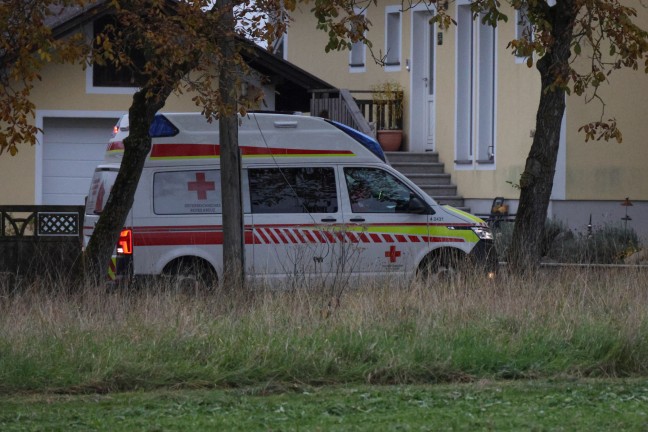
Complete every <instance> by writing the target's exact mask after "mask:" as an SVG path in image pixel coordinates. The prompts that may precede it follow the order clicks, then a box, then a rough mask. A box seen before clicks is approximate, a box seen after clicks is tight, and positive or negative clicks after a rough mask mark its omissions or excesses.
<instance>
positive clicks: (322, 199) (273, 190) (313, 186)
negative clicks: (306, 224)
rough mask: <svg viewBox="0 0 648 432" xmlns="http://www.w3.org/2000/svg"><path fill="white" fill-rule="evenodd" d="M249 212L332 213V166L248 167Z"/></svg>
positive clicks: (335, 201)
mask: <svg viewBox="0 0 648 432" xmlns="http://www.w3.org/2000/svg"><path fill="white" fill-rule="evenodd" d="M248 179H249V181H250V202H251V204H252V213H335V212H337V211H338V199H337V188H336V183H335V172H334V170H333V168H260V169H249V170H248Z"/></svg>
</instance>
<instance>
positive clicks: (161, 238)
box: [133, 231, 223, 246]
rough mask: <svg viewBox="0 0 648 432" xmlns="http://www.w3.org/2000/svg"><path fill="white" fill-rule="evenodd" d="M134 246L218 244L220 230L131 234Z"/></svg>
mask: <svg viewBox="0 0 648 432" xmlns="http://www.w3.org/2000/svg"><path fill="white" fill-rule="evenodd" d="M133 244H134V245H135V246H179V245H220V244H223V233H222V232H204V231H202V232H155V233H154V232H149V233H141V234H137V235H134V236H133Z"/></svg>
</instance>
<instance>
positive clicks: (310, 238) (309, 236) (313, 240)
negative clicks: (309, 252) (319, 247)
mask: <svg viewBox="0 0 648 432" xmlns="http://www.w3.org/2000/svg"><path fill="white" fill-rule="evenodd" d="M304 235H305V236H306V238H307V239H308V241H309V242H310V243H318V240H317V238H315V236H314V235H313V234H312V233H311V232H310V231H309V230H305V231H304Z"/></svg>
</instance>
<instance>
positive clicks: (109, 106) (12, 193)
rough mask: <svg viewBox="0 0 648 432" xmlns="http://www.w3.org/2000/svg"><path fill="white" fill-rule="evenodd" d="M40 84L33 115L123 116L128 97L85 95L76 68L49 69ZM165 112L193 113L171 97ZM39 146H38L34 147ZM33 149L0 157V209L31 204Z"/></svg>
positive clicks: (189, 103)
mask: <svg viewBox="0 0 648 432" xmlns="http://www.w3.org/2000/svg"><path fill="white" fill-rule="evenodd" d="M41 75H42V77H43V81H41V82H37V83H36V84H35V87H34V89H33V91H32V96H31V100H32V101H33V102H34V103H35V105H36V108H37V112H38V111H43V110H57V111H66V110H67V111H113V112H123V113H126V112H127V111H128V108H129V107H130V104H131V101H132V95H110V94H108V95H107V94H88V93H86V72H85V71H84V70H83V69H82V68H81V67H80V66H74V65H49V66H47V67H46V68H45V69H44V70H43V71H42V74H41ZM164 110H165V111H197V110H198V109H197V108H196V106H195V105H194V103H193V102H192V101H191V97H190V96H187V95H185V96H183V97H178V96H175V95H172V96H171V97H170V98H169V100H168V101H167V104H166V106H165V107H164ZM36 145H40V144H36ZM35 157H36V147H34V146H29V145H26V144H25V145H21V146H19V148H18V154H17V155H16V156H10V155H9V154H8V153H7V152H5V153H3V154H2V155H0V173H2V178H1V179H0V205H18V204H30V205H31V204H34V202H35V201H36V199H35V176H36V159H35Z"/></svg>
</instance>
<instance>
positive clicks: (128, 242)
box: [117, 229, 133, 255]
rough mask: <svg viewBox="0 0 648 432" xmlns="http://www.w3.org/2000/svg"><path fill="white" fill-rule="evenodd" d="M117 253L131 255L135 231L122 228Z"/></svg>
mask: <svg viewBox="0 0 648 432" xmlns="http://www.w3.org/2000/svg"><path fill="white" fill-rule="evenodd" d="M117 253H120V254H124V255H131V254H132V253H133V231H132V230H129V229H125V230H122V232H121V233H119V241H118V242H117Z"/></svg>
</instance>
